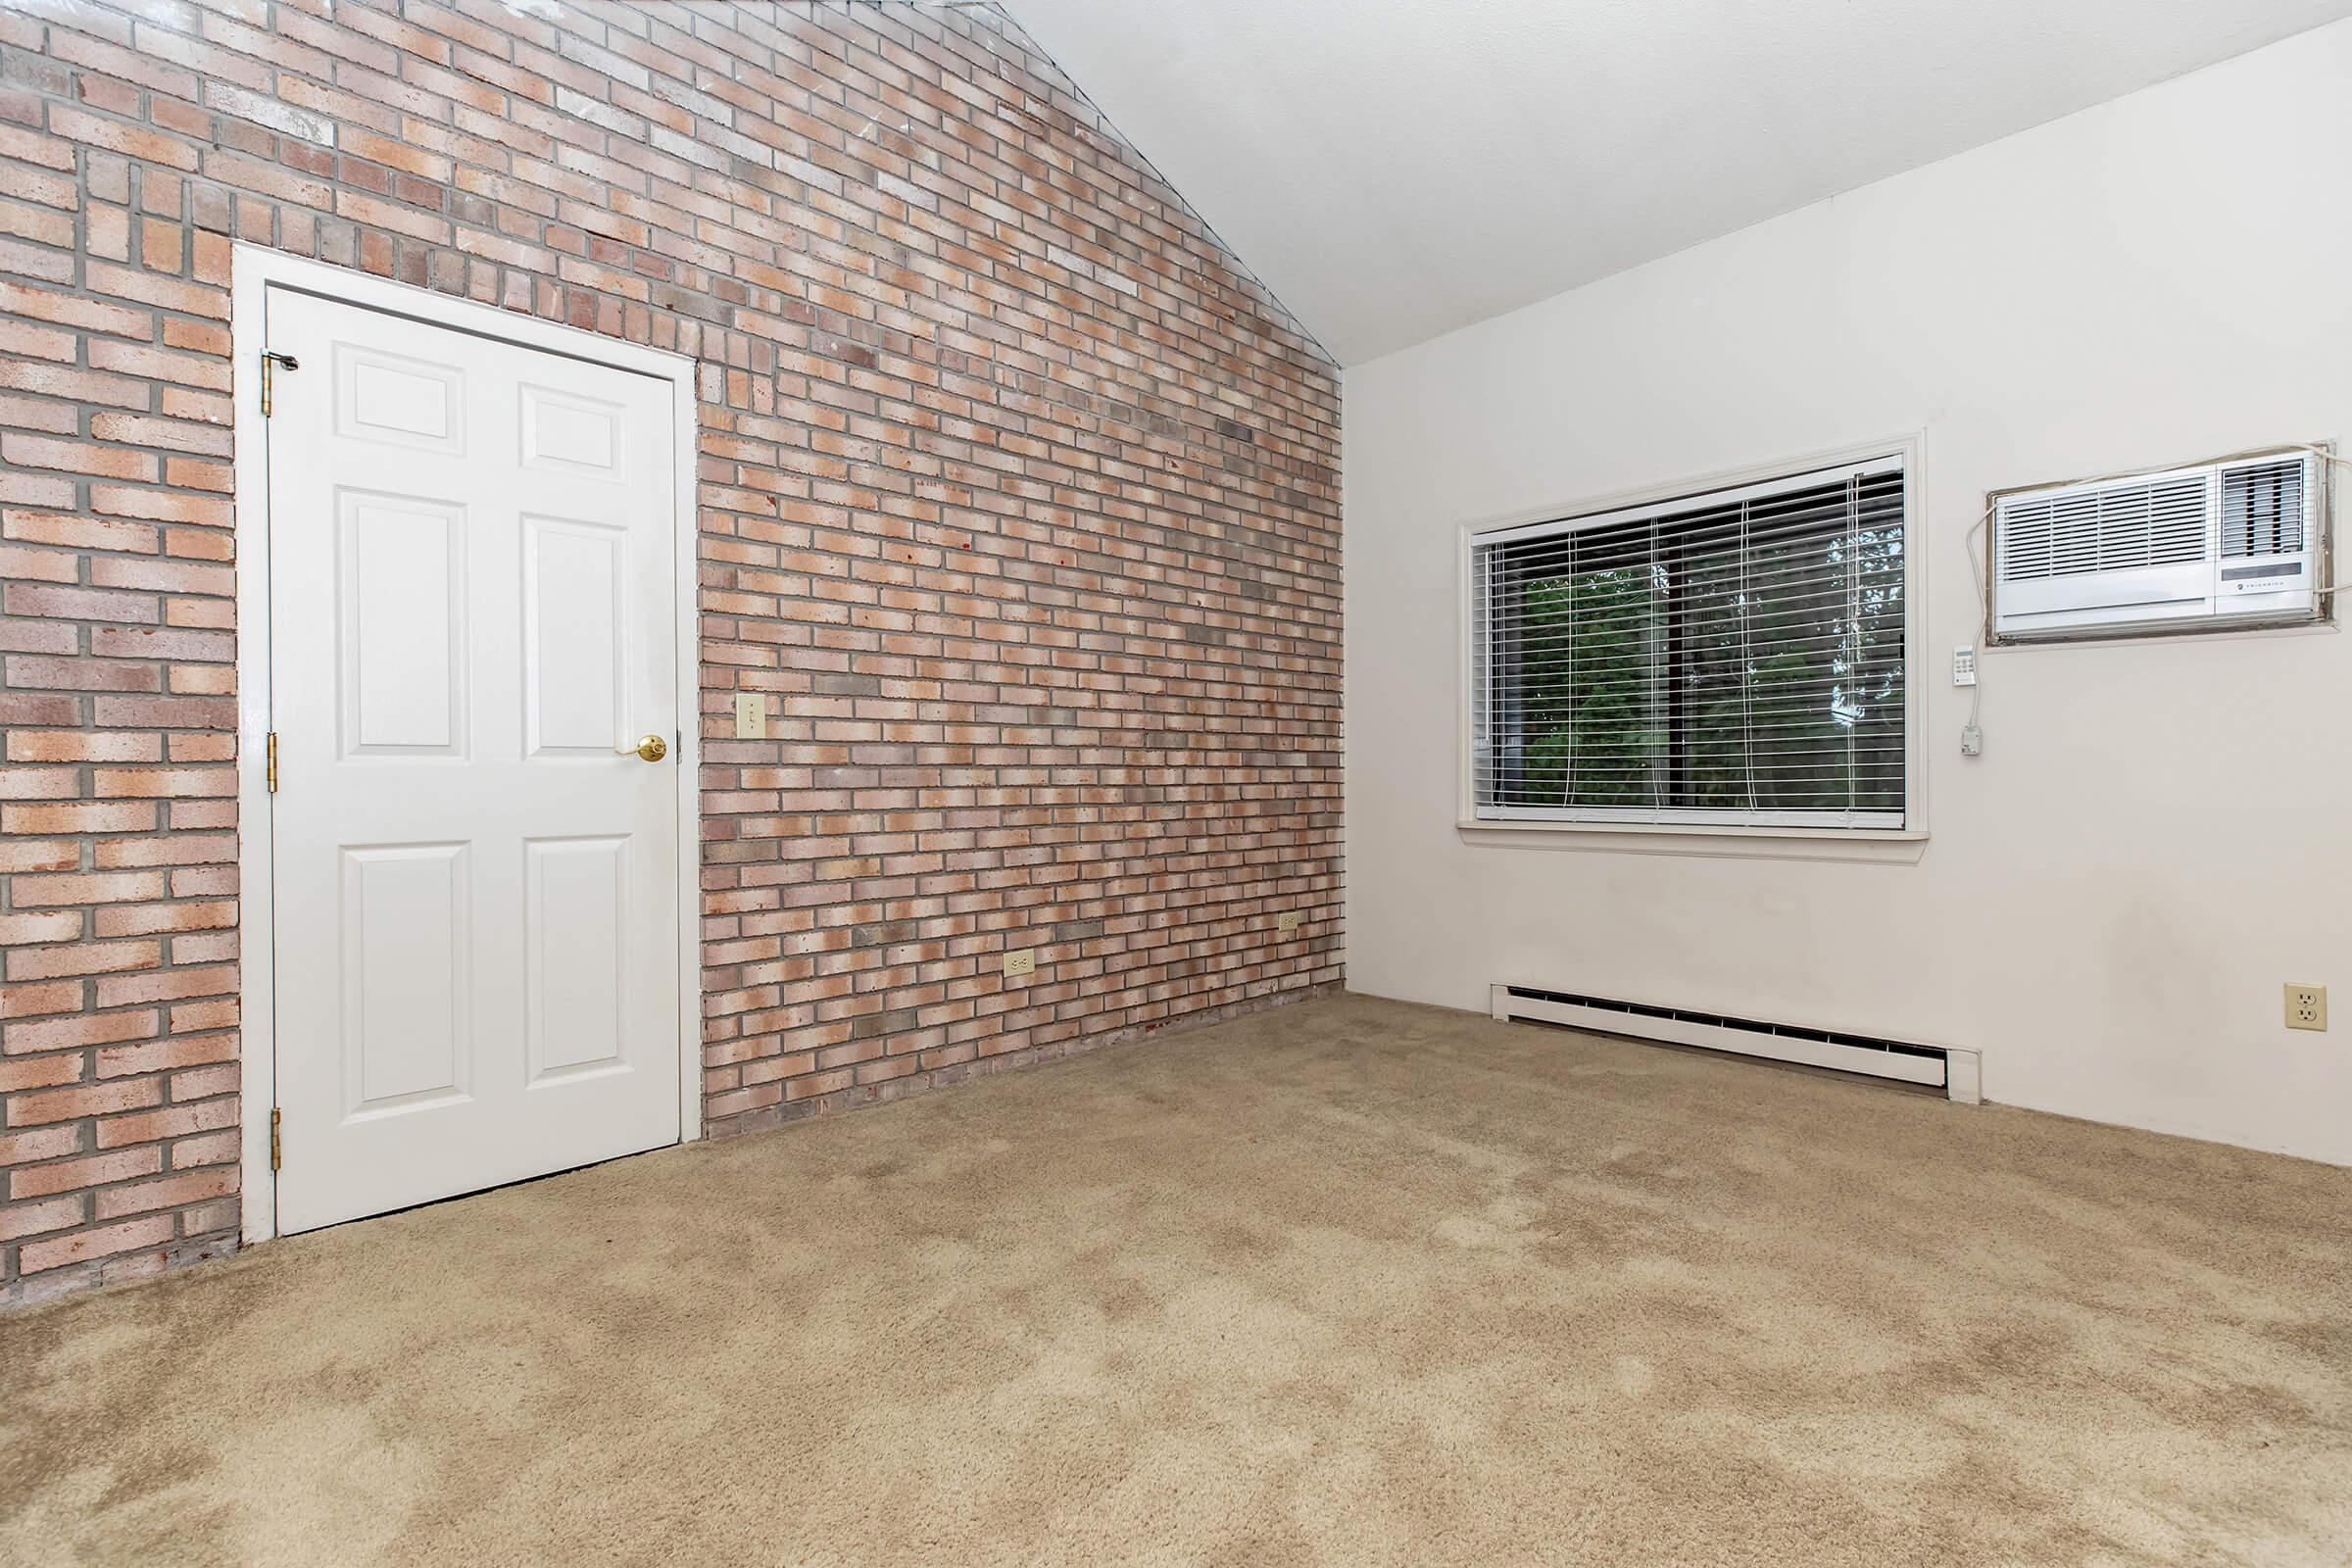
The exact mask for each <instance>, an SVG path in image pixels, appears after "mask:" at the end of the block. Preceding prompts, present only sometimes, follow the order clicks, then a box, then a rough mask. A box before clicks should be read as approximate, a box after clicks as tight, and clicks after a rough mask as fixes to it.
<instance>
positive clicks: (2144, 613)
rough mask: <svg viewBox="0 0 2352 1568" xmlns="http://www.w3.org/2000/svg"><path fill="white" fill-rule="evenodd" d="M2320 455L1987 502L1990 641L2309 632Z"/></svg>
mask: <svg viewBox="0 0 2352 1568" xmlns="http://www.w3.org/2000/svg"><path fill="white" fill-rule="evenodd" d="M2324 450H2325V449H2318V450H2313V449H2306V448H2300V447H2298V448H2290V449H2286V450H2282V451H2277V452H2263V453H2256V454H2252V455H2249V456H2246V457H2237V458H2225V459H2223V460H2221V461H2220V462H2218V463H2208V464H2203V465H2200V466H2196V467H2193V468H2167V469H2164V470H2162V471H2160V472H2151V473H2137V474H2131V475H2128V476H2124V477H2120V478H2114V479H2099V480H2094V481H2090V482H2087V483H2077V484H2064V485H2045V486H2041V487H2039V488H2034V489H2025V490H2008V491H2002V492H1999V493H1997V494H1995V495H1993V496H1992V497H1990V498H1989V499H1990V502H1991V506H1990V511H1991V514H1992V542H1991V557H1992V560H1991V582H1992V606H1991V622H1992V624H1991V633H1992V640H1993V641H1994V642H1996V643H2009V642H2031V641H2034V640H2035V639H2038V638H2050V637H2099V636H2127V635H2137V634H2145V633H2149V632H2158V631H2200V630H2201V631H2215V630H2222V629H2226V628H2231V627H2239V626H2247V625H2277V624H2283V623H2288V622H2295V621H2308V620H2317V619H2320V618H2322V617H2323V616H2325V615H2326V614H2327V598H2326V596H2325V595H2323V594H2321V593H2320V592H2319V589H2321V588H2322V587H2324V586H2326V583H2325V573H2326V572H2327V559H2328V557H2327V510H2328V509H2327V459H2326V458H2325V457H2323V456H2321V455H2320V454H2321V451H2324Z"/></svg>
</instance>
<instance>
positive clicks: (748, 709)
mask: <svg viewBox="0 0 2352 1568" xmlns="http://www.w3.org/2000/svg"><path fill="white" fill-rule="evenodd" d="M735 738H736V739H737V740H739V741H758V740H765V739H766V738H767V698H766V696H765V695H764V694H762V693H760V692H737V693H736V694H735Z"/></svg>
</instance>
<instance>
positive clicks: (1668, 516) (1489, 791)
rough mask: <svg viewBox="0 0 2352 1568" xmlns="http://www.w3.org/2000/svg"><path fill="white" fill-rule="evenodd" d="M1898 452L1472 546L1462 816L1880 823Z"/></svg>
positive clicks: (1897, 658) (1895, 672) (1896, 699)
mask: <svg viewBox="0 0 2352 1568" xmlns="http://www.w3.org/2000/svg"><path fill="white" fill-rule="evenodd" d="M1904 477H1905V476H1904V470H1903V465H1902V461H1901V458H1900V457H1899V455H1898V456H1889V457H1887V458H1885V459H1880V460H1876V461H1873V462H1867V463H1860V464H1850V465H1845V466H1838V467H1836V468H1828V469H1816V470H1812V471H1809V472H1805V473H1799V474H1792V475H1790V476H1789V477H1787V478H1783V479H1778V480H1773V481H1769V482H1766V483H1762V484H1753V485H1745V486H1741V487H1740V488H1738V489H1736V490H1722V491H1716V492H1712V493H1708V494H1702V495H1694V496H1691V497H1689V498H1687V499H1683V500H1678V501H1671V502H1666V503H1660V504H1653V505H1649V506H1644V507H1641V508H1636V509H1629V510H1626V511H1623V512H1614V513H1606V514H1602V515H1596V516H1589V517H1578V518H1573V519H1569V520H1565V521H1560V522H1549V523H1537V524H1531V525H1528V526H1523V527H1515V528H1507V529H1499V530H1495V531H1491V532H1488V533H1485V534H1481V535H1478V536H1476V537H1475V538H1474V539H1473V540H1472V542H1471V572H1470V578H1471V605H1470V636H1471V663H1472V669H1473V690H1472V692H1471V694H1470V696H1471V704H1472V711H1473V720H1472V732H1473V733H1472V741H1473V755H1472V764H1471V765H1472V787H1473V790H1474V792H1475V806H1476V809H1477V812H1478V814H1479V815H1480V816H1482V817H1490V818H1506V817H1558V818H1566V819H1590V820H1609V819H1630V820H1638V821H1666V822H1678V821H1691V822H1713V823H1743V824H1749V825H1755V826H1815V825H1829V826H1852V827H1900V826H1902V825H1903V812H1904V800H1905V794H1904V760H1905V755H1906V732H1905V727H1904V726H1905V719H1906V715H1905V712H1904V686H1905V655H1906V650H1905V649H1904V646H1903V628H1904V604H1903V584H1904V569H1903V568H1904V563H1903V553H1904V549H1905V545H1906V540H1905V538H1904V526H1905V517H1906V507H1905V504H1904Z"/></svg>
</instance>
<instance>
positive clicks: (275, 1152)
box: [270, 1105, 286, 1170]
mask: <svg viewBox="0 0 2352 1568" xmlns="http://www.w3.org/2000/svg"><path fill="white" fill-rule="evenodd" d="M277 1118H278V1109H277V1107H276V1106H275V1105H271V1106H270V1169H271V1170H276V1169H277V1168H278V1167H279V1166H281V1165H283V1164H285V1162H286V1146H285V1145H284V1144H283V1143H281V1142H279V1140H278V1136H277Z"/></svg>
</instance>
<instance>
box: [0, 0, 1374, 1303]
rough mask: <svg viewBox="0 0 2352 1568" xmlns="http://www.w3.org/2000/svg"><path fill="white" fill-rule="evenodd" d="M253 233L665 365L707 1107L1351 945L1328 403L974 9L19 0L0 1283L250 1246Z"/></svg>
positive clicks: (0, 559)
mask: <svg viewBox="0 0 2352 1568" xmlns="http://www.w3.org/2000/svg"><path fill="white" fill-rule="evenodd" d="M330 10H331V17H330V15H329V12H330ZM232 238H241V239H245V240H249V241H255V242H259V243H264V244H269V245H272V246H275V247H278V248H280V249H283V250H287V251H291V252H295V253H298V254H301V255H305V256H316V257H319V258H321V259H323V260H326V261H329V262H333V263H337V264H341V265H344V266H350V267H357V268H361V269H364V270H368V271H370V272H377V273H382V274H385V275H388V276H391V277H395V278H399V279H403V280H405V281H408V282H411V283H417V284H421V285H424V286H426V287H430V288H434V289H439V290H443V291H446V292H450V293H456V294H463V295H466V296H469V297H471V298H474V299H477V300H483V301H489V302H493V303H495V304H498V305H501V306H504V307H506V308H508V309H511V310H515V311H521V312H528V313H531V314H533V315H536V316H540V317H545V318H549V319H557V320H563V321H567V322H571V323H573V324H575V325H578V326H581V327H585V328H589V329H592V330H595V331H598V332H603V333H607V334H611V335H613V336H617V337H621V338H626V339H628V340H630V341H633V342H640V343H650V344H653V345H655V346H657V347H661V348H665V349H674V350H677V351H679V352H681V353H684V354H687V355H690V356H692V357H694V358H695V359H696V360H697V361H698V362H699V364H700V366H701V372H700V395H701V409H700V417H701V442H700V445H701V450H700V458H699V462H700V467H699V479H700V502H701V506H700V530H701V546H700V551H701V558H702V580H701V589H700V592H701V610H702V626H703V667H702V677H703V681H702V683H703V688H704V692H703V697H704V701H703V708H704V713H703V723H704V733H705V735H706V737H707V739H706V742H705V753H704V756H705V759H706V766H705V768H704V773H703V779H702V788H703V824H702V826H703V833H702V837H703V843H704V851H703V863H702V885H703V890H704V892H703V908H702V910H701V918H702V930H703V937H704V944H705V945H704V950H703V953H704V970H703V975H702V985H703V992H704V1012H705V1016H706V1025H705V1029H704V1038H703V1042H702V1050H703V1060H704V1063H705V1068H706V1079H705V1082H706V1093H707V1114H708V1118H709V1121H710V1125H711V1130H712V1131H713V1132H717V1133H725V1132H731V1131H736V1130H741V1129H745V1128H751V1127H758V1126H764V1125H767V1124H770V1123H773V1122H777V1121H780V1120H784V1119H787V1118H789V1117H792V1116H795V1115H799V1114H803V1113H807V1112H809V1111H813V1110H818V1109H823V1108H828V1107H832V1106H838V1105H844V1104H849V1103H857V1102H859V1101H861V1100H868V1099H873V1098H879V1097H884V1096H888V1095H891V1094H896V1093H902V1092H905V1091H907V1090H909V1089H913V1088H918V1087H923V1086H925V1085H928V1084H934V1083H941V1082H946V1081H949V1080H951V1079H953V1078H956V1077H959V1076H962V1075H965V1074H968V1073H971V1072H975V1071H979V1070H984V1069H986V1068H988V1067H991V1066H996V1065H1003V1064H1007V1063H1012V1062H1019V1061H1024V1060H1033V1059H1036V1058H1037V1057H1039V1056H1041V1055H1048V1054H1057V1053H1060V1052H1064V1051H1068V1050H1073V1049H1078V1048H1079V1047H1082V1046H1084V1045H1087V1044H1091V1043H1095V1042H1098V1041H1101V1040H1103V1039H1108V1038H1116V1037H1119V1036H1122V1035H1126V1034H1132V1033H1135V1032H1138V1031H1141V1030H1145V1029H1149V1028H1151V1027H1152V1026H1155V1025H1157V1024H1160V1023H1163V1022H1165V1021H1168V1020H1172V1019H1176V1018H1180V1017H1185V1016H1190V1015H1201V1014H1204V1013H1207V1012H1210V1011H1213V1010H1217V1009H1225V1008H1231V1007H1235V1006H1239V1005H1249V1004H1251V1003H1253V1002H1256V1001H1260V1000H1262V999H1266V998H1270V997H1274V996H1277V995H1281V994H1296V993H1298V992H1299V991H1301V990H1303V989H1305V988H1309V987H1312V986H1317V985H1323V984H1328V983H1331V982H1334V981H1336V980H1337V979H1338V977H1339V974H1340V967H1339V966H1340V956H1339V955H1340V933H1339V853H1340V845H1339V836H1340V798H1339V790H1340V777H1339V762H1340V758H1339V746H1340V734H1339V730H1340V708H1339V701H1340V692H1339V681H1340V671H1339V660H1340V642H1339V634H1340V624H1339V622H1340V582H1339V571H1340V536H1339V490H1338V476H1337V471H1336V464H1337V461H1338V443H1339V393H1338V383H1337V378H1336V376H1335V374H1334V371H1333V368H1332V367H1331V365H1330V364H1329V362H1328V361H1327V360H1326V358H1325V357H1324V356H1323V354H1322V353H1321V351H1320V350H1319V349H1317V348H1316V347H1315V345H1314V344H1313V343H1312V342H1311V341H1310V340H1309V339H1307V338H1306V337H1305V335H1304V334H1303V333H1302V332H1301V331H1300V330H1299V327H1298V325H1297V324H1296V323H1295V322H1294V321H1292V320H1291V319H1290V318H1289V317H1288V316H1287V315H1286V314H1285V313H1284V312H1283V311H1282V309H1281V307H1280V306H1279V305H1278V304H1277V303H1276V302H1274V301H1273V300H1271V299H1270V298H1269V297H1268V296H1267V295H1266V294H1265V293H1264V291H1263V290H1262V289H1260V288H1259V287H1258V286H1257V285H1256V284H1255V283H1254V282H1253V281H1252V280H1251V279H1250V276H1249V275H1248V274H1247V273H1246V272H1245V271H1243V270H1240V269H1239V267H1238V265H1237V264H1236V263H1235V262H1234V260H1233V258H1231V257H1230V256H1229V255H1227V254H1226V253H1225V252H1224V251H1223V249H1222V248H1221V247H1220V245H1219V244H1218V242H1217V241H1216V239H1215V237H1214V236H1213V235H1212V234H1210V233H1209V232H1207V230H1206V229H1205V228H1204V227H1203V226H1202V224H1201V222H1200V221H1199V220H1198V219H1196V218H1195V217H1194V216H1193V215H1192V214H1191V213H1190V212H1189V210H1187V209H1186V208H1185V207H1184V206H1183V205H1182V203H1181V202H1180V201H1179V200H1178V199H1177V198H1176V196H1175V195H1174V193H1172V192H1171V191H1169V190H1168V189H1167V188H1166V187H1165V186H1164V185H1163V184H1162V183H1161V182H1160V180H1159V179H1158V178H1157V176H1156V175H1154V174H1153V173H1152V171H1151V170H1150V169H1149V168H1148V167H1147V166H1145V165H1144V164H1143V163H1142V162H1141V161H1140V160H1139V159H1138V158H1137V157H1136V156H1135V155H1134V154H1133V153H1132V152H1131V151H1130V150H1129V149H1127V148H1126V147H1124V146H1123V145H1122V144H1121V143H1120V142H1119V141H1118V139H1117V137H1116V135H1115V133H1114V132H1113V131H1112V130H1111V128H1110V127H1109V126H1108V125H1106V124H1105V123H1103V121H1102V120H1101V118H1100V117H1099V116H1098V115H1097V114H1096V113H1095V112H1094V110H1093V109H1092V108H1091V106H1089V105H1088V104H1087V103H1086V101H1085V100H1084V99H1083V98H1082V97H1081V96H1079V95H1078V93H1077V92H1076V91H1075V90H1074V89H1073V88H1072V87H1071V86H1070V84H1069V83H1068V82H1067V81H1065V80H1064V79H1062V78H1061V76H1060V75H1059V74H1058V73H1056V72H1055V71H1054V68H1053V66H1052V64H1051V63H1050V62H1049V61H1047V60H1046V59H1044V58H1043V57H1042V56H1041V55H1040V54H1039V53H1038V51H1037V50H1036V49H1035V48H1034V47H1033V46H1032V45H1030V44H1029V43H1028V42H1027V41H1026V40H1025V39H1023V37H1022V36H1021V35H1020V34H1019V32H1018V31H1017V30H1016V29H1015V28H1013V27H1012V26H1011V25H1009V24H1008V23H1007V22H1005V20H1004V19H1003V18H1002V17H1001V16H998V15H997V14H995V13H993V12H991V11H987V10H982V9H978V8H946V7H940V8H934V7H931V6H920V7H918V6H911V5H905V4H892V5H887V6H870V5H856V6H848V7H845V6H842V5H839V4H829V5H825V6H821V7H812V6H810V5H809V4H806V3H794V4H784V5H768V4H741V5H718V4H709V3H703V4H694V5H682V4H663V5H638V4H617V3H589V4H582V3H579V0H564V4H563V5H562V6H560V7H557V6H545V7H541V6H515V7H513V8H510V7H509V6H507V5H505V4H501V3H499V0H444V3H440V4H427V3H423V0H406V3H401V0H378V3H376V4H373V5H368V4H359V3H354V0H340V3H338V4H335V5H333V6H332V7H331V8H330V7H329V5H328V4H327V3H326V0H274V3H272V0H204V3H197V0H135V3H133V0H0V459H4V460H5V466H4V468H0V580H4V581H0V610H4V611H5V618H4V619H0V724H5V726H6V767H5V771H4V772H0V941H4V943H5V949H6V959H5V1019H4V1021H0V1096H4V1097H5V1120H4V1122H0V1176H4V1177H5V1182H6V1188H5V1195H4V1197H0V1299H5V1300H9V1301H17V1300H25V1299H33V1298H36V1297H41V1296H47V1295H50V1294H53V1293H55V1292H56V1291H58V1290H62V1289H70V1288H73V1287H75V1286H80V1285H86V1284H92V1283H97V1282H100V1281H105V1280H112V1279H117V1278H123V1277H127V1276H130V1275H133V1274H137V1273H141V1272H145V1271H148V1270H151V1269H155V1268H160V1267H163V1266H166V1265H168V1264H170V1263H172V1262H173V1261H177V1260H184V1259H187V1258H190V1257H195V1256H201V1255H205V1254H208V1253H212V1252H217V1251H221V1250H227V1249H228V1248H229V1247H231V1246H233V1245H234V1242H235V1237H236V1226H237V1186H238V1184H237V1169H236V1163H235V1162H236V1158H237V1152H238V1135H237V1126H238V1120H239V1110H238V1100H237V1087H238V1065H237V1060H238V1051H239V1040H238V1033H237V1024H238V1010H237V1009H238V1003H237V971H236V967H235V957H236V931H235V927H236V922H237V918H238V911H239V904H238V895H239V890H238V886H237V873H236V868H235V851H236V835H237V832H238V831H239V828H240V824H239V823H238V821H237V819H236V815H237V813H236V802H235V799H234V787H235V783H234V781H235V774H234V768H233V763H234V728H233V724H234V702H235V691H234V688H235V669H234V659H235V647H234V636H235V632H234V627H233V625H232V620H233V615H232V611H233V592H234V575H233V574H234V572H235V569H236V567H235V543H236V540H235V537H234V530H233V527H232V518H231V507H230V469H229V459H230V452H231V430H230V404H229V386H230V377H231V373H232V368H231V365H230V363H229V359H228V352H229V351H228V344H229V334H228V324H227V314H228V303H229V302H228V293H227V287H226V285H227V282H228V268H229V254H230V242H231V240H232ZM738 690H749V691H757V692H762V693H770V694H774V696H775V698H776V699H778V702H779V706H780V711H781V715H782V716H781V718H780V719H779V720H778V721H777V722H776V724H775V726H774V734H773V737H772V738H771V739H768V740H766V741H760V742H739V741H735V740H732V739H728V738H725V737H726V736H727V735H728V734H729V733H731V730H730V727H729V725H728V723H727V720H726V710H727V708H728V705H729V702H730V700H731V694H732V693H733V692H735V691H738ZM243 826H244V827H245V828H246V829H248V830H250V829H251V828H252V827H253V826H254V824H251V823H247V824H243ZM1281 908H1297V909H1300V910H1302V911H1303V912H1304V926H1303V929H1302V930H1301V932H1300V933H1299V935H1298V936H1297V937H1280V936H1278V935H1277V933H1276V930H1275V913H1276V911H1277V910H1278V909H1281ZM1023 946H1034V947H1035V948H1036V949H1037V950H1038V967H1037V972H1036V975H1035V977H1034V979H1032V980H1027V981H1018V980H1016V981H1010V982H1007V981H1006V980H1005V978H1004V977H1003V976H1002V975H1001V974H1000V973H998V966H997V962H996V957H995V956H996V955H997V954H998V953H999V952H1001V951H1002V950H1003V949H1005V948H1007V947H1023Z"/></svg>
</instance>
